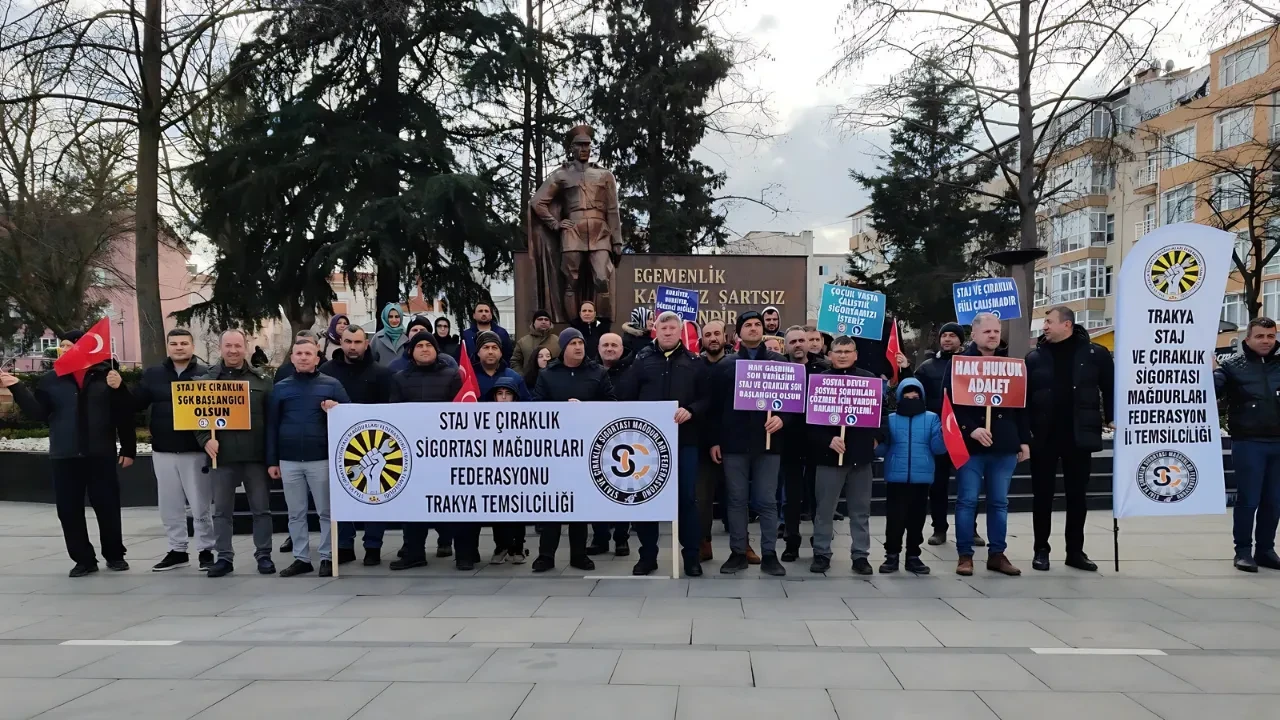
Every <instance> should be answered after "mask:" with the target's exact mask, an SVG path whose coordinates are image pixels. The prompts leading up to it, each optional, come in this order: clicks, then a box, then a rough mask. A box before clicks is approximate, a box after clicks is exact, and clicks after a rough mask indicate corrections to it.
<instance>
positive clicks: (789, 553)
mask: <svg viewBox="0 0 1280 720" xmlns="http://www.w3.org/2000/svg"><path fill="white" fill-rule="evenodd" d="M799 559H800V541H799V540H788V541H787V548H786V549H785V550H783V551H782V562H795V561H796V560H799Z"/></svg>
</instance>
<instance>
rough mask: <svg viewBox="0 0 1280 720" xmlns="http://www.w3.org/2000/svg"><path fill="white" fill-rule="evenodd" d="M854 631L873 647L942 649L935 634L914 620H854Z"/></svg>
mask: <svg viewBox="0 0 1280 720" xmlns="http://www.w3.org/2000/svg"><path fill="white" fill-rule="evenodd" d="M853 629H854V630H857V631H858V634H860V635H862V639H863V640H865V641H866V643H867V645H869V646H871V647H895V648H930V647H942V643H941V642H940V641H939V640H938V638H936V637H934V635H933V633H931V632H929V631H928V630H927V629H926V628H925V626H924V625H921V624H920V623H918V622H915V621H913V620H854V621H853Z"/></svg>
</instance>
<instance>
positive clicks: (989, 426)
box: [987, 405, 991, 432]
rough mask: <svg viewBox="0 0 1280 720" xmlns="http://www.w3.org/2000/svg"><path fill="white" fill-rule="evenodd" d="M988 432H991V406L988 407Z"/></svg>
mask: <svg viewBox="0 0 1280 720" xmlns="http://www.w3.org/2000/svg"><path fill="white" fill-rule="evenodd" d="M987 432H991V406H990V405H988V406H987Z"/></svg>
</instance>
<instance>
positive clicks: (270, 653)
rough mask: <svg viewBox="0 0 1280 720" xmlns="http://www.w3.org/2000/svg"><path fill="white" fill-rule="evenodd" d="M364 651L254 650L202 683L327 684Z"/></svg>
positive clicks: (217, 667) (206, 676) (218, 668)
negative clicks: (261, 681) (232, 681)
mask: <svg viewBox="0 0 1280 720" xmlns="http://www.w3.org/2000/svg"><path fill="white" fill-rule="evenodd" d="M367 652H369V650H368V649H367V648H355V647H326V648H314V647H272V646H266V647H255V648H250V649H249V650H246V651H244V652H242V653H240V654H239V655H236V656H235V657H233V658H231V659H230V660H228V661H226V662H224V663H221V664H219V665H215V666H214V667H213V668H211V669H209V670H207V671H205V672H203V673H201V674H200V675H199V676H198V677H199V679H201V680H328V679H329V678H331V677H333V676H334V675H337V674H338V673H339V672H341V671H342V670H343V668H345V667H347V666H348V665H350V664H351V663H353V662H355V661H357V660H359V659H360V658H361V657H362V656H363V655H364V654H365V653H367Z"/></svg>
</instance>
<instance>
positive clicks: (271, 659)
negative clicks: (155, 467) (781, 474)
mask: <svg viewBox="0 0 1280 720" xmlns="http://www.w3.org/2000/svg"><path fill="white" fill-rule="evenodd" d="M1109 525H1110V518H1109V517H1107V516H1106V514H1105V513H1094V514H1093V515H1092V516H1091V521H1090V526H1089V529H1088V531H1089V541H1088V545H1087V549H1088V550H1089V552H1090V555H1091V557H1093V558H1094V559H1095V560H1096V561H1097V562H1098V563H1099V565H1101V566H1102V572H1100V573H1098V574H1096V575H1094V574H1088V573H1081V572H1078V571H1074V570H1070V569H1067V568H1065V567H1063V566H1062V564H1061V557H1060V553H1059V554H1058V555H1057V556H1055V557H1054V558H1053V560H1054V567H1053V569H1052V570H1051V571H1050V572H1048V573H1036V572H1033V571H1031V570H1030V555H1031V552H1030V516H1029V515H1026V516H1023V515H1018V516H1013V517H1011V519H1010V533H1011V537H1010V557H1011V558H1012V559H1013V561H1014V563H1015V564H1018V565H1019V566H1021V567H1022V568H1023V570H1024V573H1025V574H1024V575H1023V576H1022V577H1020V578H1005V577H1003V576H997V575H993V574H990V573H987V572H986V571H985V569H983V568H982V563H979V569H978V570H977V572H976V574H975V575H974V576H973V577H972V578H967V579H965V578H958V577H957V576H956V575H955V574H954V563H955V554H954V553H955V550H954V545H951V544H948V545H945V546H942V547H937V548H928V554H927V556H926V558H925V559H926V562H927V563H928V564H929V565H931V566H932V568H933V571H934V574H933V575H932V576H930V577H921V578H917V577H912V576H905V575H902V574H898V575H894V576H884V575H876V576H873V577H870V578H861V577H857V576H854V575H853V574H852V572H851V571H850V569H849V566H848V561H847V559H846V558H847V550H848V543H849V538H848V536H847V535H840V536H838V537H837V539H836V540H837V541H836V558H837V562H835V563H834V564H833V568H832V571H831V572H830V573H828V576H821V575H817V576H815V575H811V574H810V573H808V572H807V569H808V561H809V551H808V548H807V546H806V547H805V548H804V550H803V551H802V553H801V561H800V562H798V563H792V564H788V565H787V568H788V573H789V574H788V576H787V577H786V578H785V579H782V580H778V579H773V578H766V577H761V576H760V574H759V572H758V569H757V568H752V569H751V570H750V571H749V572H748V573H745V574H744V575H742V576H739V577H736V578H729V577H724V576H721V575H719V573H718V572H717V570H718V567H719V563H720V562H721V561H723V559H724V558H725V557H726V556H727V539H726V538H725V536H723V535H719V534H718V535H717V536H716V552H717V558H716V560H714V561H712V562H710V563H707V564H706V565H705V567H704V569H705V570H706V571H707V574H706V576H705V577H703V578H699V579H693V580H671V579H669V578H668V579H661V578H651V579H630V578H628V577H626V576H627V575H629V573H630V567H631V564H632V563H634V561H635V557H636V556H635V550H636V547H637V545H636V541H635V540H634V538H633V539H632V555H631V557H629V558H620V559H614V558H613V557H612V556H604V557H598V558H597V559H596V560H597V566H598V567H597V570H596V571H595V572H593V573H591V575H592V577H591V578H584V577H581V575H583V573H580V572H579V571H573V570H569V569H566V568H567V562H566V561H567V557H561V558H559V561H560V562H559V565H560V567H559V568H558V569H557V570H556V571H554V572H553V573H552V574H549V575H550V576H548V575H542V576H534V575H532V573H531V572H530V570H529V566H528V565H527V564H526V565H524V566H511V565H505V566H498V567H488V566H485V565H483V564H482V565H481V566H480V568H479V569H478V570H476V571H475V572H472V573H467V574H461V573H457V572H456V571H454V570H453V569H452V565H451V564H450V563H449V562H448V561H445V560H441V561H433V562H432V563H431V565H430V566H429V567H427V568H424V569H421V570H414V571H409V572H407V573H391V572H390V571H388V570H387V569H386V565H385V563H384V565H383V566H382V567H381V568H372V569H366V568H364V567H361V566H360V565H359V564H358V563H357V564H355V565H354V566H352V565H347V566H343V567H342V570H343V571H344V575H345V576H344V577H341V578H338V579H332V580H330V579H320V578H316V577H315V576H314V575H313V576H311V577H301V578H291V579H285V578H279V577H264V576H260V575H257V574H256V573H254V572H253V571H252V568H251V567H243V568H238V569H237V573H236V574H234V575H232V576H229V577H226V578H221V579H214V580H210V579H208V578H206V577H203V575H202V574H201V573H199V572H198V571H197V570H196V569H194V568H189V569H182V570H177V571H172V572H168V573H163V574H160V573H151V572H149V568H150V565H151V564H153V563H154V562H156V561H157V560H158V559H159V557H160V556H162V555H163V553H164V550H165V539H164V533H163V529H162V528H161V526H160V524H159V518H158V515H157V513H156V512H155V511H154V510H148V509H131V510H126V515H125V533H126V544H127V545H128V547H129V560H130V562H131V564H132V565H133V569H132V570H131V571H130V572H127V573H119V574H116V573H109V572H107V571H106V570H105V569H104V570H103V571H102V572H100V573H98V574H97V575H95V576H91V577H88V578H84V579H79V580H71V579H69V578H67V577H66V571H67V570H68V569H69V568H70V562H69V561H68V560H67V558H66V556H65V552H64V550H63V546H62V540H61V537H60V534H59V529H58V524H57V520H56V517H55V514H54V511H53V508H52V507H48V506H40V505H18V504H0V537H2V538H3V541H4V547H5V548H6V552H5V553H4V555H3V557H0V698H4V701H3V702H0V720H4V719H7V718H29V717H40V718H76V719H80V718H129V719H134V718H152V717H154V718H163V719H164V720H172V719H175V718H191V717H198V718H221V717H228V718H230V717H236V718H243V717H268V716H273V715H274V714H276V713H278V712H290V713H296V714H298V715H299V716H300V717H307V718H309V719H310V718H342V719H345V718H361V719H368V718H384V717H392V716H396V717H398V716H404V715H408V716H415V717H431V718H468V719H473V718H474V719H476V720H490V719H495V718H501V719H504V720H510V719H511V718H517V719H528V718H564V717H589V716H593V715H595V716H599V715H604V714H608V715H609V716H610V717H621V718H635V719H637V720H638V719H641V718H662V719H666V720H670V719H671V718H681V719H688V720H694V719H697V720H702V719H703V718H707V717H734V718H748V719H750V718H757V717H758V718H770V720H773V719H774V718H776V717H780V716H783V717H785V716H797V717H804V718H840V719H841V720H852V719H853V718H866V717H874V718H894V717H904V718H905V717H916V716H928V717H954V718H1000V719H1001V720H1013V719H1015V718H1017V719H1021V718H1035V719H1037V720H1039V719H1041V718H1049V719H1054V718H1077V717H1081V716H1088V717H1093V718H1098V719H1110V718H1116V719H1126V718H1164V720H1182V719H1184V718H1187V719H1190V718H1197V719H1199V718H1204V717H1208V716H1214V715H1219V716H1224V717H1225V716H1228V715H1226V714H1228V713H1229V714H1230V715H1229V716H1230V717H1239V718H1262V717H1273V716H1275V714H1276V712H1277V710H1276V708H1280V573H1274V572H1268V571H1265V570H1264V571H1263V572H1261V573H1259V574H1258V575H1245V574H1243V573H1240V572H1238V571H1236V570H1234V569H1233V568H1232V567H1231V563H1230V556H1231V543H1230V522H1229V519H1228V518H1227V517H1226V516H1222V517H1212V518H1189V519H1162V520H1136V521H1134V520H1131V521H1126V522H1125V523H1124V525H1123V527H1122V535H1121V541H1122V542H1121V557H1122V559H1123V562H1122V565H1121V572H1120V573H1119V574H1116V573H1114V572H1113V571H1112V569H1111V564H1110V559H1111V537H1110V532H1109ZM1057 526H1058V527H1059V528H1060V527H1061V518H1060V517H1059V518H1057ZM90 527H92V522H91V523H90ZM718 529H719V527H718V526H717V530H718ZM845 530H847V527H846V528H845ZM872 530H873V533H874V534H875V537H877V538H880V537H882V532H883V521H882V520H881V519H874V520H873V526H872ZM756 532H758V530H757V531H756ZM806 533H807V528H806ZM282 539H283V536H282V535H281V536H279V537H277V541H279V540H282ZM1060 542H1061V541H1060V539H1058V540H1057V543H1056V544H1060ZM237 544H238V545H241V546H242V547H243V548H244V549H245V550H246V551H247V550H249V548H248V546H247V538H237ZM663 545H664V546H669V539H667V538H664V543H663ZM398 546H399V538H398V537H395V536H394V534H392V535H390V536H389V537H388V542H387V546H386V548H385V555H386V556H387V559H390V558H392V557H394V553H395V550H396V548H398ZM491 547H492V545H491V542H490V541H489V539H488V538H487V535H486V537H485V538H482V541H481V551H482V554H484V555H486V557H487V553H488V551H489V550H490V549H491ZM756 547H757V548H758V547H759V545H758V537H757V538H756ZM237 549H238V550H239V549H240V548H237ZM358 552H359V551H358ZM243 556H244V557H248V556H249V553H248V552H246V553H245V555H243ZM984 557H985V555H984V553H983V551H982V550H979V551H978V559H979V560H981V559H983V558H984ZM284 560H285V559H284V558H283V557H278V558H277V564H280V563H282V562H283V561H284ZM873 560H874V561H876V564H878V560H879V558H878V556H877V555H876V553H874V552H873ZM660 561H661V562H662V564H663V566H664V568H669V565H668V564H667V563H668V562H669V557H668V554H667V553H666V552H664V553H662V555H661V557H660ZM281 566H283V565H281ZM660 572H661V571H660ZM95 641H96V643H99V644H84V643H94V642H95ZM68 642H70V643H73V644H63V643H68ZM161 642H163V643H176V644H166V645H157V644H151V643H161ZM1099 653H1105V654H1099Z"/></svg>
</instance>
